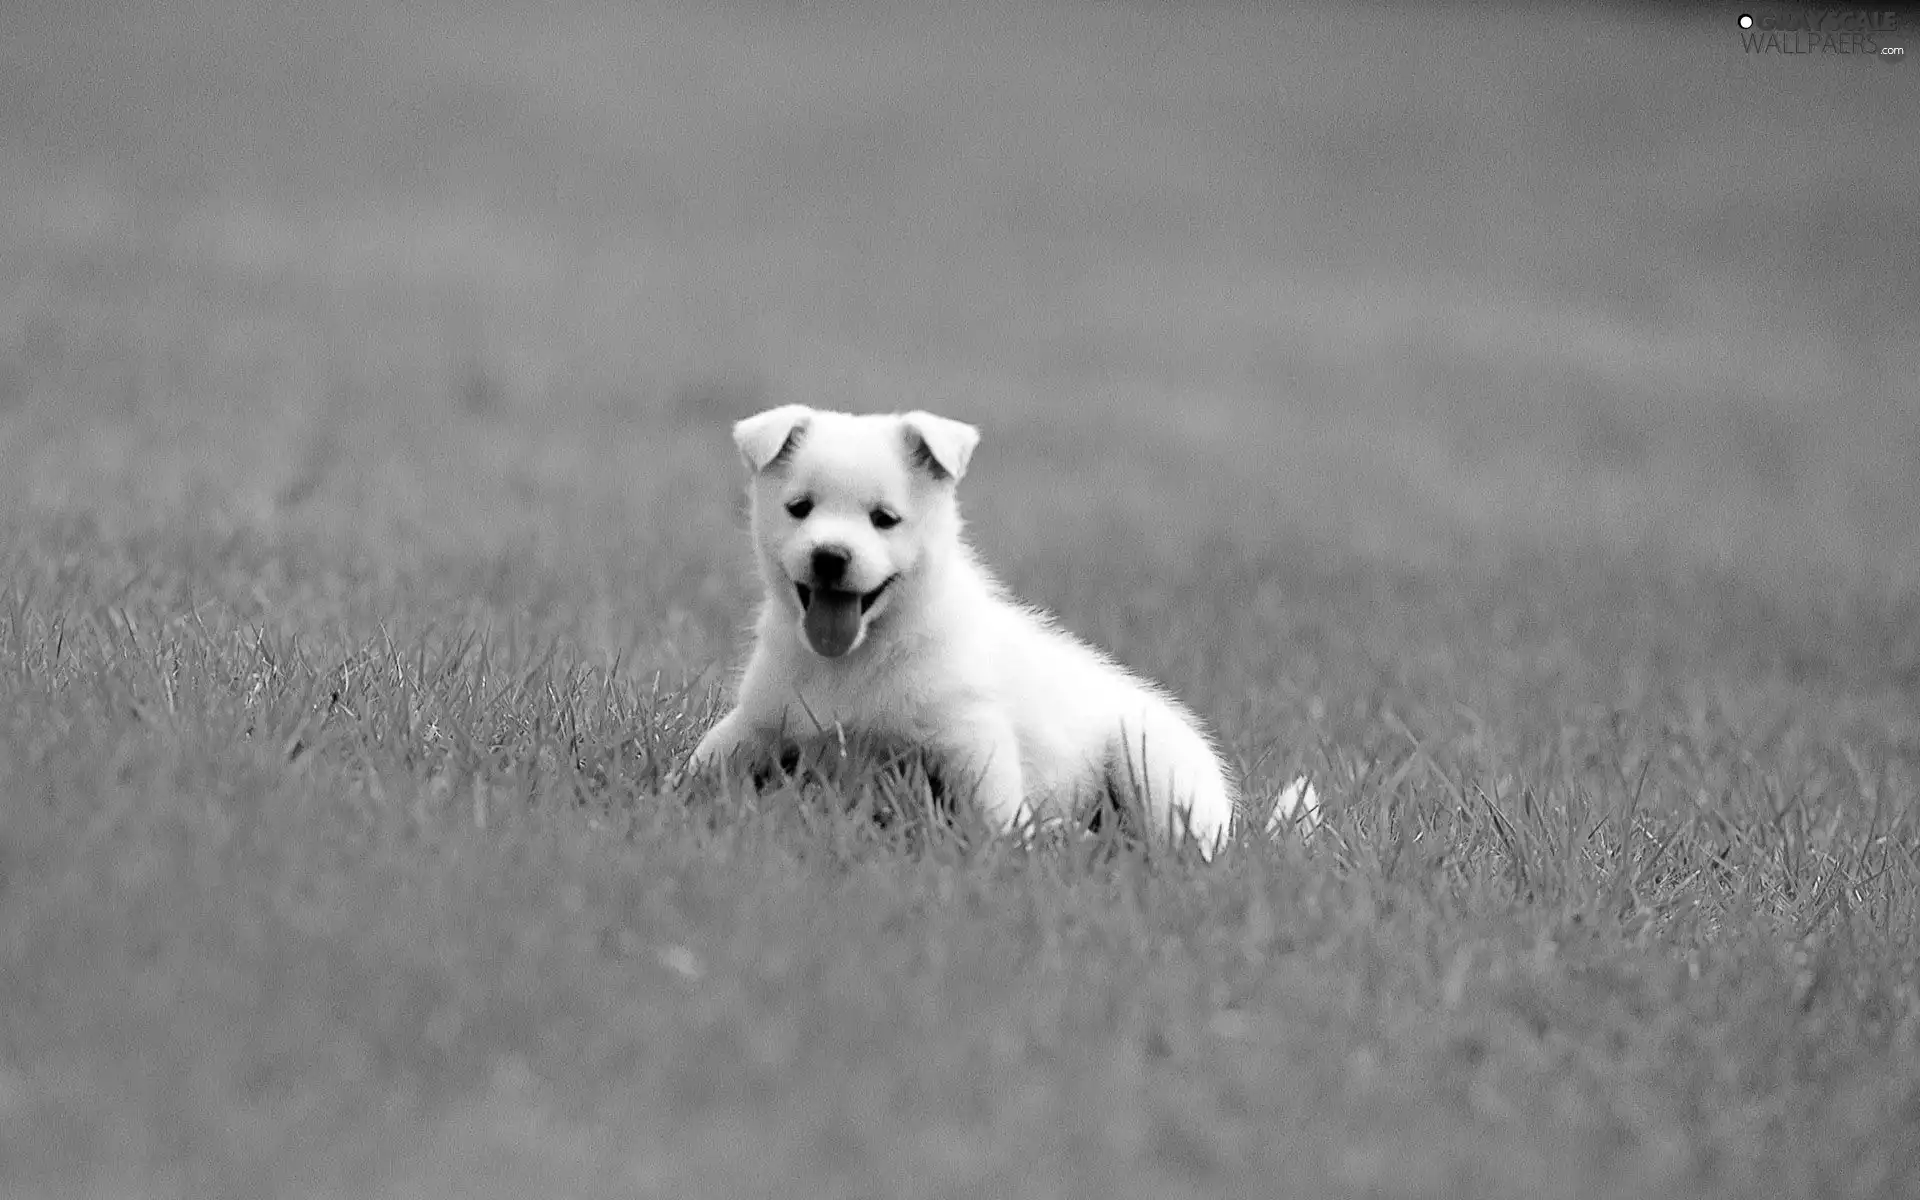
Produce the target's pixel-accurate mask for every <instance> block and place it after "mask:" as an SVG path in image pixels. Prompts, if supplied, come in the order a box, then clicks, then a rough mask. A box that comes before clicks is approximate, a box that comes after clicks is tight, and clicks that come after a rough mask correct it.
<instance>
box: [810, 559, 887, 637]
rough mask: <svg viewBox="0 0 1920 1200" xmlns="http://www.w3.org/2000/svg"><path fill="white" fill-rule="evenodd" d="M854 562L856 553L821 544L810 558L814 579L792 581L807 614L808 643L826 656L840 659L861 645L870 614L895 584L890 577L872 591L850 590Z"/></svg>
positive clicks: (811, 572)
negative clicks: (847, 585) (847, 584)
mask: <svg viewBox="0 0 1920 1200" xmlns="http://www.w3.org/2000/svg"><path fill="white" fill-rule="evenodd" d="M852 561H853V556H852V555H851V554H849V553H848V552H847V551H846V550H844V549H842V548H840V547H838V546H821V547H819V548H818V549H816V550H814V552H813V554H812V555H811V556H810V557H809V559H808V563H807V565H808V566H809V567H810V568H811V570H810V571H809V572H808V573H809V574H810V575H811V576H812V581H811V582H809V583H801V582H800V581H799V580H797V579H796V580H795V581H794V583H793V591H794V595H796V596H797V597H799V600H800V608H801V611H802V613H803V614H804V615H803V616H802V617H801V621H800V626H801V628H802V629H803V630H804V631H805V632H806V635H807V644H808V645H809V646H812V647H813V649H814V652H815V653H816V654H819V655H820V656H821V657H823V658H839V657H840V656H841V655H843V654H845V653H847V652H848V651H849V650H852V649H853V648H854V646H855V645H856V644H858V642H859V641H860V635H861V634H862V633H863V632H864V631H865V630H864V626H865V624H866V619H867V613H868V612H869V611H871V610H872V608H873V606H874V603H875V602H876V601H878V600H879V599H880V596H881V594H882V593H883V592H885V591H886V590H887V588H888V587H889V586H890V585H891V584H892V583H893V577H892V576H888V577H887V578H886V579H884V580H882V581H881V583H880V586H879V587H877V588H874V589H873V590H872V591H870V592H856V591H851V590H849V589H847V588H846V587H845V586H843V585H844V584H845V583H846V579H847V567H848V566H849V565H851V563H852Z"/></svg>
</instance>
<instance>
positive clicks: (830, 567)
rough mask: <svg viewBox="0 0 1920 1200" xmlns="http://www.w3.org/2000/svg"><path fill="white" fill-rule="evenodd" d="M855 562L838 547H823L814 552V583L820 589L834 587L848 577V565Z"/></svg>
mask: <svg viewBox="0 0 1920 1200" xmlns="http://www.w3.org/2000/svg"><path fill="white" fill-rule="evenodd" d="M852 561H853V555H851V554H848V553H847V552H846V551H845V550H842V549H841V548H840V547H838V546H821V547H820V548H818V549H816V550H815V551H814V552H813V582H814V583H815V584H817V585H819V586H820V587H833V586H835V585H836V584H838V583H839V582H840V580H841V579H843V578H844V577H845V576H846V573H847V564H848V563H850V562H852Z"/></svg>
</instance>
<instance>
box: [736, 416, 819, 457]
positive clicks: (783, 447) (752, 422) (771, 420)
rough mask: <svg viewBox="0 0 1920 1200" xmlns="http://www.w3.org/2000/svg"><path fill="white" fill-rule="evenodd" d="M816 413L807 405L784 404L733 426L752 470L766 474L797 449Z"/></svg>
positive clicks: (741, 451) (737, 441) (738, 442)
mask: <svg viewBox="0 0 1920 1200" xmlns="http://www.w3.org/2000/svg"><path fill="white" fill-rule="evenodd" d="M811 416H813V410H812V409H810V408H808V407H807V406H806V405H804V404H783V405H781V406H780V407H779V408H770V409H768V410H767V411H765V412H763V413H755V414H754V415H753V416H751V417H747V418H746V419H744V420H741V421H737V422H735V423H734V426H733V444H734V445H735V446H737V447H739V448H740V457H741V458H743V459H745V460H746V461H747V469H748V470H749V471H756V472H758V471H764V470H766V469H767V467H768V466H769V465H770V464H771V463H773V462H774V461H775V460H776V459H778V458H780V457H781V456H783V455H784V454H786V453H787V451H789V450H791V449H793V447H794V444H795V443H796V442H798V441H799V440H800V435H801V434H803V433H805V432H806V429H807V419H808V418H809V417H811Z"/></svg>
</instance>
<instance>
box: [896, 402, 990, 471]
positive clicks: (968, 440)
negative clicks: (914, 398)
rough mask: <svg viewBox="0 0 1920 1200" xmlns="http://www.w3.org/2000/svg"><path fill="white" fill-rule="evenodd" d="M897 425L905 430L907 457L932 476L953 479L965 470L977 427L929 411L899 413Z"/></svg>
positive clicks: (978, 442)
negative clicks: (937, 415) (898, 423)
mask: <svg viewBox="0 0 1920 1200" xmlns="http://www.w3.org/2000/svg"><path fill="white" fill-rule="evenodd" d="M900 425H901V428H902V429H904V430H905V431H906V438H907V459H908V461H910V462H912V463H913V465H914V466H916V467H925V468H927V469H928V470H929V471H931V472H932V473H933V477H934V478H935V479H955V480H957V479H959V478H960V477H961V476H962V475H965V474H966V473H967V463H968V462H969V461H970V460H971V459H972V458H973V448H974V447H975V446H977V445H979V444H980V431H979V430H978V429H975V428H974V427H973V426H971V425H968V424H967V423H966V422H964V421H954V420H950V419H948V418H946V417H936V416H934V415H933V414H932V413H930V412H910V413H902V414H901V416H900Z"/></svg>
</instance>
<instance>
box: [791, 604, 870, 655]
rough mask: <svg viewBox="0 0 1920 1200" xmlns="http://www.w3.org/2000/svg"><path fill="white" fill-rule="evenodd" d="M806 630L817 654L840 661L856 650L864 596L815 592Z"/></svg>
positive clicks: (809, 608) (809, 609)
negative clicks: (854, 643)
mask: <svg viewBox="0 0 1920 1200" xmlns="http://www.w3.org/2000/svg"><path fill="white" fill-rule="evenodd" d="M802 627H803V628H805V629H806V631H807V642H808V644H809V645H811V646H812V647H813V648H814V651H815V652H816V653H818V654H820V655H822V656H824V657H826V658H839V657H840V656H841V655H842V654H845V653H846V652H847V651H849V650H851V649H853V642H854V639H855V638H857V637H859V636H860V593H859V592H833V591H828V590H827V589H826V588H815V589H813V602H812V603H811V604H809V605H807V616H806V620H805V621H804V622H803V626H802Z"/></svg>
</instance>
